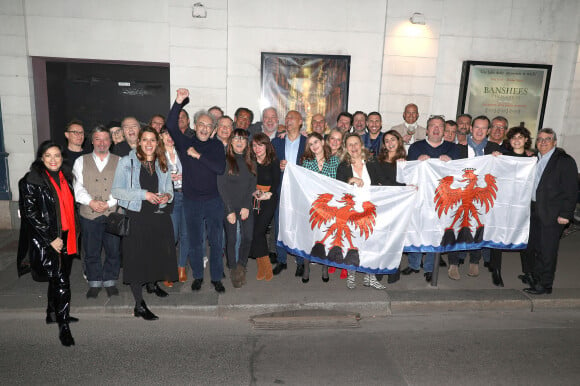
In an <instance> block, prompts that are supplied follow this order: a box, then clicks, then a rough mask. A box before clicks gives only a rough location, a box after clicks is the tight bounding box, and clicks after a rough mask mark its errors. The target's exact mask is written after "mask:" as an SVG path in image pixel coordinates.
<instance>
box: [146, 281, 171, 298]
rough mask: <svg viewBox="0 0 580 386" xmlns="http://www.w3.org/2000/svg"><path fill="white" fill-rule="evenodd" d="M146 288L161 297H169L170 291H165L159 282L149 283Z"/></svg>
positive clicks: (150, 292)
mask: <svg viewBox="0 0 580 386" xmlns="http://www.w3.org/2000/svg"><path fill="white" fill-rule="evenodd" d="M145 288H146V289H147V293H149V294H153V293H154V294H155V295H157V296H159V297H160V298H165V297H167V295H168V293H167V292H165V291H163V290H162V289H161V287H159V284H157V282H155V283H147V284H146V286H145Z"/></svg>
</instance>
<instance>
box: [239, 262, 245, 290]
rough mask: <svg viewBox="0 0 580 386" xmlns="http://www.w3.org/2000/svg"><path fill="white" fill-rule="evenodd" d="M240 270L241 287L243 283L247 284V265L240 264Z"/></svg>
mask: <svg viewBox="0 0 580 386" xmlns="http://www.w3.org/2000/svg"><path fill="white" fill-rule="evenodd" d="M237 269H238V270H239V272H238V279H239V280H240V287H241V286H243V285H246V267H244V266H243V265H241V264H240V265H238V268H237Z"/></svg>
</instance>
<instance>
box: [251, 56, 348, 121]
mask: <svg viewBox="0 0 580 386" xmlns="http://www.w3.org/2000/svg"><path fill="white" fill-rule="evenodd" d="M349 76H350V56H344V55H308V54H281V53H273V52H263V53H262V95H261V102H260V107H261V109H264V108H266V107H269V106H273V107H275V108H276V109H277V110H278V116H279V117H280V118H282V117H284V116H286V113H287V112H288V111H290V110H297V111H299V112H300V113H301V114H302V116H303V117H304V126H305V127H306V128H307V129H308V130H309V129H310V127H309V126H310V118H311V117H312V116H313V115H315V114H322V115H324V116H325V118H326V122H327V123H328V125H329V127H334V126H335V124H334V123H335V122H336V117H337V116H338V114H340V112H342V111H347V109H348V85H349Z"/></svg>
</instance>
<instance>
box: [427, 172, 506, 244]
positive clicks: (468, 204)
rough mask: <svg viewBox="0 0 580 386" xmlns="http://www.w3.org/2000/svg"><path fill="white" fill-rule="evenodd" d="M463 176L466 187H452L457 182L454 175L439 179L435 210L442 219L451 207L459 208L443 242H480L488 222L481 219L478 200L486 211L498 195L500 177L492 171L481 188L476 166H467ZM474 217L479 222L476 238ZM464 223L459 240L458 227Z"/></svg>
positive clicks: (434, 200)
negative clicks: (472, 226)
mask: <svg viewBox="0 0 580 386" xmlns="http://www.w3.org/2000/svg"><path fill="white" fill-rule="evenodd" d="M463 172H464V173H463V176H462V177H463V178H462V179H460V180H459V182H462V183H467V185H465V187H463V188H456V189H455V188H452V187H451V185H452V184H453V182H454V178H453V176H447V177H443V178H442V179H441V180H440V181H439V185H438V186H437V189H436V190H435V197H434V198H433V202H434V203H435V210H436V211H437V215H438V216H439V218H441V214H442V213H443V212H444V213H445V214H447V213H448V212H449V211H450V210H453V209H454V208H457V210H456V211H455V213H454V214H453V222H452V223H451V225H450V226H449V227H448V228H446V230H445V235H444V236H443V242H442V244H443V245H447V244H453V243H455V242H473V241H474V240H475V241H476V242H480V241H481V240H482V239H483V228H484V224H482V223H481V221H479V212H478V210H477V208H476V205H475V204H476V203H477V204H479V206H480V207H481V208H482V209H484V210H485V213H487V212H489V210H490V209H491V208H492V207H493V204H494V202H495V198H496V192H497V184H496V178H495V177H494V176H493V175H491V174H486V175H485V177H484V179H485V183H486V186H485V187H484V188H481V187H479V186H477V178H478V176H477V174H475V169H471V168H467V169H463ZM470 218H473V219H475V221H476V222H477V229H476V233H475V239H474V238H473V237H472V235H471V230H470V225H471V223H470ZM458 221H459V222H460V225H459V228H460V229H459V233H458V236H457V239H455V235H454V233H453V230H454V226H455V224H456V223H457V222H458Z"/></svg>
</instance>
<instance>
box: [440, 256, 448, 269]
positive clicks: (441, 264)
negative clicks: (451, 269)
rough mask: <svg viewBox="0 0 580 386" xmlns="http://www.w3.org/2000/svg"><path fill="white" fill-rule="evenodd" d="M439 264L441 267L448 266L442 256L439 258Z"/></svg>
mask: <svg viewBox="0 0 580 386" xmlns="http://www.w3.org/2000/svg"><path fill="white" fill-rule="evenodd" d="M439 266H440V267H447V263H446V262H445V260H443V258H442V257H440V258H439Z"/></svg>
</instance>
